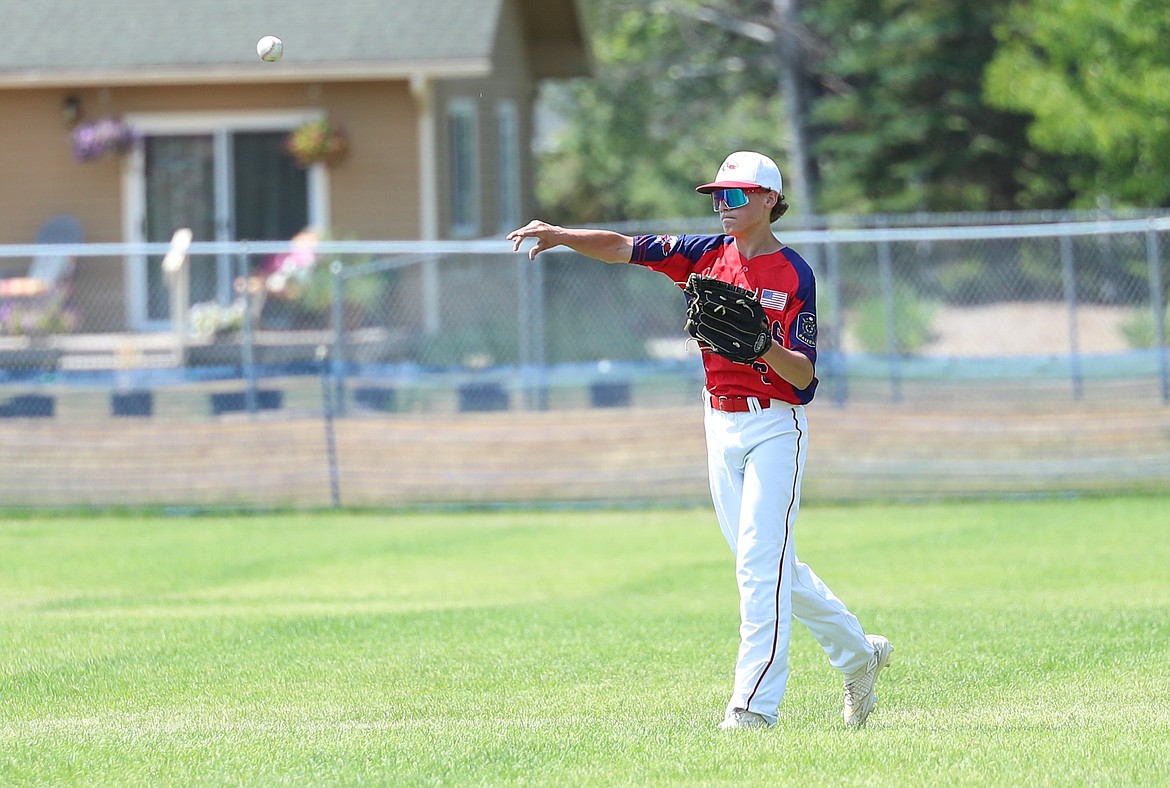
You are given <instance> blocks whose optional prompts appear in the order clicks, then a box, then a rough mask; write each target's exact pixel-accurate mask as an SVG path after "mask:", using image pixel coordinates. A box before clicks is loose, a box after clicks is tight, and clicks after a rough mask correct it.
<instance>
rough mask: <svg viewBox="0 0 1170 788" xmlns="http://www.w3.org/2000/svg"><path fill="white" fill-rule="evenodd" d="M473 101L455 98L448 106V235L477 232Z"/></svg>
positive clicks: (477, 168)
mask: <svg viewBox="0 0 1170 788" xmlns="http://www.w3.org/2000/svg"><path fill="white" fill-rule="evenodd" d="M478 125H479V124H478V122H477V118H476V111H475V102H474V101H473V100H472V99H455V100H453V101H452V102H451V104H450V105H449V106H448V108H447V131H448V135H449V138H450V143H451V183H450V186H451V234H452V235H455V236H464V237H466V236H473V235H475V234H476V233H478V231H479V144H478V143H479V128H478Z"/></svg>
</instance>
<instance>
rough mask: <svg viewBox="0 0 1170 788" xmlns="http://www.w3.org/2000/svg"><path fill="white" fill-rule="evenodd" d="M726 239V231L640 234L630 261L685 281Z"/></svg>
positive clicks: (635, 240)
mask: <svg viewBox="0 0 1170 788" xmlns="http://www.w3.org/2000/svg"><path fill="white" fill-rule="evenodd" d="M726 243H727V236H723V235H636V236H634V251H633V253H632V254H631V255H630V262H631V263H634V264H636V265H642V266H645V267H647V268H650V269H652V270H654V271H658V272H659V273H663V274H666V275H667V276H669V277H670V278H671V279H673V280H674V281H675V282H676V283H678V284H679V285H684V284H686V281H687V277H688V276H690V275H691V273H692V272H694V271H695V270H697V269H698V268H699V267H700V263H701V262H702V261H703V259H704V258H705V257H706V256H707V255H709V254H710V253H711V252H712V251H714V250H717V249H718V248H719V247H721V246H724V245H725V244H726Z"/></svg>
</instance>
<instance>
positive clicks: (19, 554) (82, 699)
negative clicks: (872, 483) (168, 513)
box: [0, 497, 1170, 785]
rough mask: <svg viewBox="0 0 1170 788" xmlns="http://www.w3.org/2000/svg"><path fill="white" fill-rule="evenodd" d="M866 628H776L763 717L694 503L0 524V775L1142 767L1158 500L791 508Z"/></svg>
mask: <svg viewBox="0 0 1170 788" xmlns="http://www.w3.org/2000/svg"><path fill="white" fill-rule="evenodd" d="M797 547H798V551H799V553H800V555H801V557H802V558H803V559H804V560H805V561H807V562H808V563H810V564H811V565H812V566H813V567H814V568H815V569H816V570H817V572H818V573H819V574H820V575H821V577H822V578H823V579H824V580H825V581H826V582H828V583H829V584H830V586H832V587H833V589H834V591H836V593H837V594H838V595H839V596H841V597H842V598H843V599H844V600H845V601H846V602H847V603H848V604H849V605H850V606H851V607H852V608H853V610H854V612H856V613H857V614H858V616H859V617H860V618H861V620H862V622H863V623H864V624H865V625H866V627H867V629H868V630H870V631H874V632H881V633H884V634H886V635H888V636H889V637H890V639H891V640H892V641H893V642H894V645H895V653H894V660H893V662H892V663H891V666H890V668H889V669H888V670H887V671H886V672H885V673H883V674H882V680H881V682H880V683H879V695H880V698H881V701H880V704H879V707H878V710H877V711H876V712H875V713H874V715H873V716H872V717H871V719H870V723H869V726H868V727H867V728H865V729H862V730H857V731H854V730H846V729H845V728H844V727H843V725H842V722H841V718H840V703H841V684H840V679H839V678H838V676H837V675H836V674H835V673H834V672H833V670H832V669H831V668H830V667H829V666H828V664H827V662H826V660H825V659H824V656H823V654H822V653H821V652H820V650H819V648H818V647H817V645H816V644H815V642H814V641H813V639H812V637H811V636H809V635H808V633H807V632H806V631H804V630H803V628H801V627H800V626H799V625H797V626H796V628H795V629H794V637H793V646H792V674H791V679H790V681H789V691H788V695H787V697H786V698H785V700H784V703H783V705H782V706H781V717H780V722H779V723H778V724H777V725H776V726H775V727H773V728H771V729H769V730H763V731H737V732H730V733H723V732H720V731H718V730H717V729H716V725H717V724H718V722H719V720H720V719H721V717H722V710H723V705H724V703H725V702H726V698H727V693H728V692H729V691H730V686H731V674H732V669H733V663H734V654H735V648H736V643H737V638H736V626H737V613H736V604H737V603H736V598H735V586H734V580H733V576H732V566H731V556H730V553H729V552H728V551H727V548H726V546H725V545H724V544H723V542H722V540H721V537H720V536H719V532H718V527H717V526H716V524H715V521H714V516H713V515H712V514H711V513H709V512H708V511H705V510H650V511H612V512H531V511H523V512H491V513H476V512H468V513H458V514H365V513H363V514H353V513H341V514H288V515H283V514H282V515H263V516H261V515H255V516H240V517H235V516H222V517H220V516H217V517H211V516H207V517H195V518H181V517H174V518H168V517H156V516H128V517H120V516H119V517H116V516H102V517H69V516H64V515H58V516H51V517H39V516H32V515H22V516H18V517H16V518H12V517H10V518H8V519H7V520H5V521H3V522H0V784H3V785H22V784H37V785H41V784H57V785H66V784H68V785H73V784H82V785H200V784H204V785H232V784H240V785H267V784H287V785H359V784H377V785H391V784H394V785H398V784H406V785H410V784H415V785H423V784H432V785H433V784H450V785H473V784H484V785H499V784H531V785H565V784H569V785H616V784H628V785H635V784H637V785H644V784H688V785H702V784H728V785H731V784H735V785H752V784H765V783H791V784H801V785H810V784H811V785H849V784H881V785H927V784H939V783H943V784H979V785H987V784H994V785H1024V784H1042V785H1065V784H1086V785H1088V784H1092V785H1102V784H1111V785H1132V784H1143V785H1155V784H1163V785H1164V784H1167V783H1170V758H1168V757H1167V752H1168V750H1167V742H1168V741H1170V683H1168V682H1167V680H1166V679H1167V671H1168V669H1170V570H1168V567H1170V498H1155V497H1144V498H1133V499H1120V498H1115V499H1106V498H1086V499H1069V500H1040V501H1017V502H1006V501H1005V502H978V503H951V504H920V505H911V504H907V505H892V504H891V505H866V506H847V507H828V506H820V507H814V506H810V507H807V508H806V510H805V511H804V512H803V513H802V515H801V520H800V523H799V526H798V531H797Z"/></svg>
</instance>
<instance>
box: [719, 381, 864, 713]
mask: <svg viewBox="0 0 1170 788" xmlns="http://www.w3.org/2000/svg"><path fill="white" fill-rule="evenodd" d="M705 399H706V400H707V405H706V406H705V407H706V410H707V412H706V416H705V419H704V424H705V429H706V435H707V468H708V475H709V477H710V482H711V498H712V500H713V502H714V504H715V513H716V515H717V516H718V518H719V525H720V527H721V528H722V530H723V536H724V538H725V539H726V540H727V544H728V545H729V546H730V547H731V550H732V552H733V553H734V554H735V577H736V581H737V583H738V585H739V615H740V629H739V636H740V644H739V658H738V660H737V662H736V666H735V690H734V692H733V693H732V695H731V700H730V702H729V703H728V704H727V709H728V711H730V710H731V709H734V708H741V709H748V710H749V711H753V712H755V713H757V714H760V715H762V716H763V717H765V718H767V720H768V721H769V722H775V721H776V718H777V712H778V709H779V706H780V700H781V699H782V698H783V697H784V689H785V686H786V685H787V683H788V642H789V636H790V634H791V631H792V618H793V617H795V618H796V619H797V620H798V621H800V622H801V623H802V624H804V625H805V626H806V627H808V629H809V631H810V632H812V634H813V636H814V637H815V638H816V639H817V642H819V643H820V644H821V647H822V648H823V649H824V650H825V653H826V654H828V657H829V662H830V663H831V664H832V665H833V667H835V668H837V669H838V670H839V671H841V672H842V673H843V674H844V675H845V676H846V677H850V676H853V675H856V674H857V673H859V672H861V671H863V670H864V669H865V667H866V664H867V663H868V662H869V659H870V657H871V656H873V648H872V647H871V646H870V645H869V643H868V642H867V641H866V639H865V632H864V630H863V629H862V628H861V624H860V623H859V622H858V620H857V618H856V616H854V615H853V614H852V613H850V612H849V610H848V609H847V608H846V607H845V605H844V604H843V603H842V602H841V600H839V599H838V598H837V597H836V596H834V595H833V592H832V591H830V590H829V588H828V587H827V586H826V585H825V584H824V583H823V582H821V580H820V578H818V577H817V576H816V574H814V573H813V571H812V569H810V568H809V567H808V565H807V564H803V563H801V562H800V561H799V560H797V558H796V548H795V546H794V544H793V525H794V524H795V522H796V514H797V511H798V510H799V508H800V484H801V479H802V477H803V475H804V462H805V456H806V454H807V452H808V424H807V422H806V420H805V414H804V408H803V407H802V406H799V405H787V404H785V403H783V402H777V401H773V402H772V403H771V405H772V407H770V408H767V409H762V408H760V407H759V403H758V401H757V400H755V399H754V398H753V399H749V401H748V402H749V405H750V407H751V411H750V412H747V413H724V412H722V411H717V410H714V409H713V408H712V407H711V406H710V401H709V400H710V398H709V397H706V398H705Z"/></svg>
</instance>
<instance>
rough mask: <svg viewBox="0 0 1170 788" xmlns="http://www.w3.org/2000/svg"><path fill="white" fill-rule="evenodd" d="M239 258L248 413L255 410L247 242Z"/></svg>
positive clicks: (254, 366) (254, 369)
mask: <svg viewBox="0 0 1170 788" xmlns="http://www.w3.org/2000/svg"><path fill="white" fill-rule="evenodd" d="M237 259H238V260H239V274H238V279H237V281H239V282H242V283H243V288H242V289H243V291H244V292H243V294H242V295H243V299H244V326H243V329H244V336H243V344H242V347H241V348H240V350H241V352H242V354H243V362H244V408H245V409H246V410H247V411H248V413H255V412H256V347H255V338H254V337H253V335H252V301H251V299H252V294H251V288H250V287H248V276H249V275H250V274H251V270H250V263H249V254H248V247H247V244H244V245H243V246H242V249H241V251H240V255H239V257H238V258H237Z"/></svg>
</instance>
